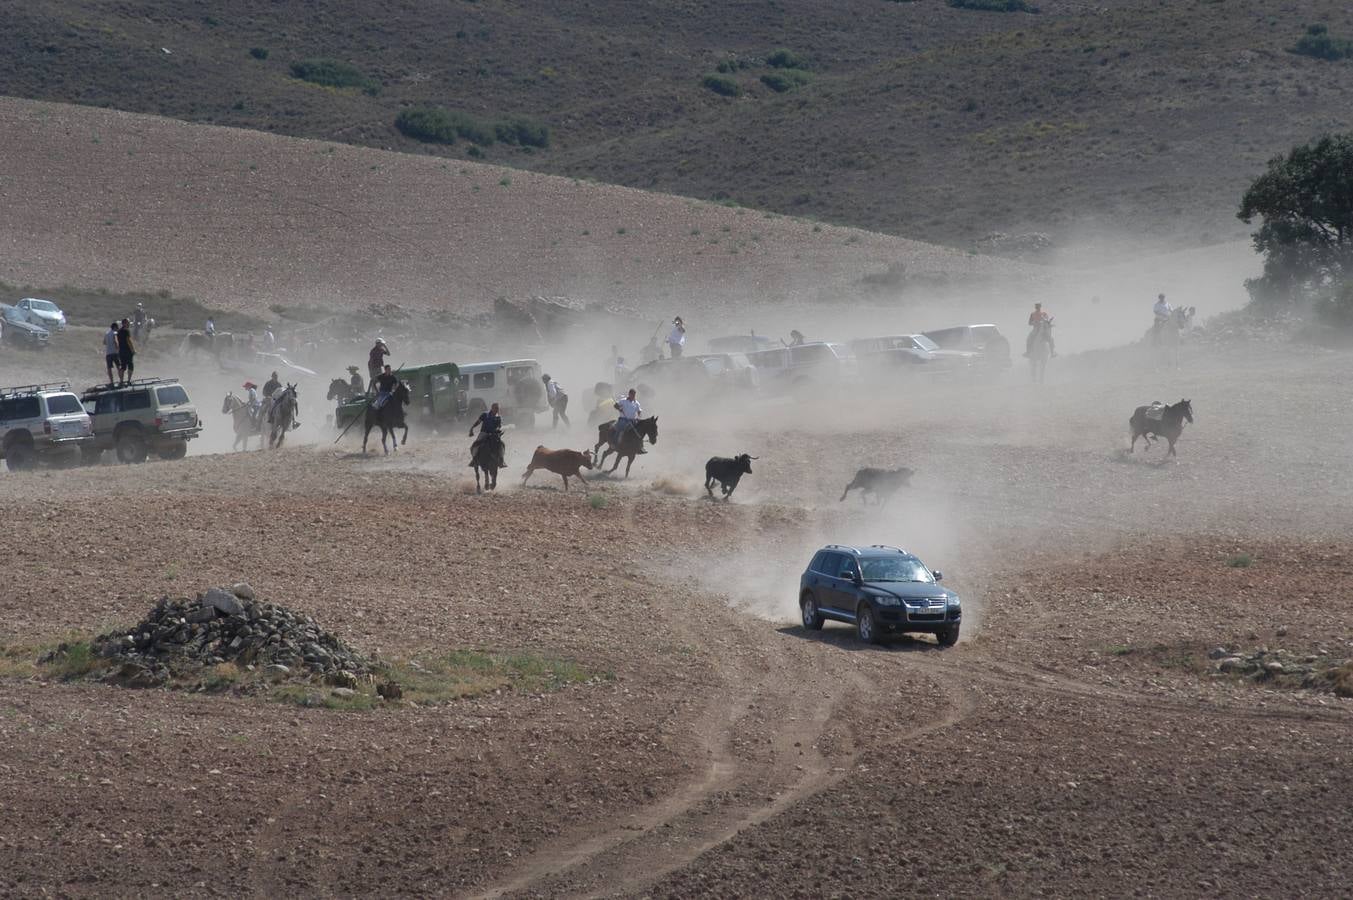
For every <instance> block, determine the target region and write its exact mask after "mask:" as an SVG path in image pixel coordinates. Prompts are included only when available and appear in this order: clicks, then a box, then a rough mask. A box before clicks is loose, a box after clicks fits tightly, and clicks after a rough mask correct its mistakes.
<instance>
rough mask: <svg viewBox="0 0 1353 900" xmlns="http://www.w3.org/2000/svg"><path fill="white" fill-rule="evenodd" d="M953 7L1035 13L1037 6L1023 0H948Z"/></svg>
mask: <svg viewBox="0 0 1353 900" xmlns="http://www.w3.org/2000/svg"><path fill="white" fill-rule="evenodd" d="M949 5H950V6H952V7H953V8H954V9H980V10H983V11H985V12H1027V13H1036V12H1038V7H1037V6H1033V5H1032V4H1029V3H1026V2H1024V0H949Z"/></svg>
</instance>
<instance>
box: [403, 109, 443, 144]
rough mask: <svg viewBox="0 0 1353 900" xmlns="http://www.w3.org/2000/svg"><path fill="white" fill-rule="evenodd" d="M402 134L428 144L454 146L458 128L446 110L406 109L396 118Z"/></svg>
mask: <svg viewBox="0 0 1353 900" xmlns="http://www.w3.org/2000/svg"><path fill="white" fill-rule="evenodd" d="M395 127H396V128H398V129H399V132H400V134H403V135H405V136H406V137H411V138H413V139H414V140H416V141H423V142H425V143H428V144H454V143H455V142H456V126H455V124H454V123H453V122H452V121H451V115H450V114H449V113H448V112H447V111H446V110H444V109H428V108H421V109H405V110H401V111H400V113H399V115H398V116H396V117H395Z"/></svg>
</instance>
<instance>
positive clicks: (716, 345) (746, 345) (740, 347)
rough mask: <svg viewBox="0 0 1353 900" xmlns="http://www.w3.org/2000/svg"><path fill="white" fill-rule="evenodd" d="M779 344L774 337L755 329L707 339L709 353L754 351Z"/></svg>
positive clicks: (767, 348)
mask: <svg viewBox="0 0 1353 900" xmlns="http://www.w3.org/2000/svg"><path fill="white" fill-rule="evenodd" d="M778 346H780V342H779V341H777V340H775V339H774V338H768V337H766V336H765V335H763V334H757V333H756V332H755V331H753V332H751V333H750V334H731V335H728V336H726V337H716V338H710V339H709V352H710V353H755V352H757V351H758V350H769V349H771V348H772V347H778Z"/></svg>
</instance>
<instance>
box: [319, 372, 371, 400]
mask: <svg viewBox="0 0 1353 900" xmlns="http://www.w3.org/2000/svg"><path fill="white" fill-rule="evenodd" d="M362 393H363V392H362V391H359V390H355V389H354V388H353V386H352V383H351V382H349V381H347V380H346V379H343V378H335V379H334V380H333V381H331V382H329V393H327V394H325V395H324V399H325V400H337V401H338V402H339V403H347V402H348V401H349V400H351V399H352V398H354V397H360V396H362Z"/></svg>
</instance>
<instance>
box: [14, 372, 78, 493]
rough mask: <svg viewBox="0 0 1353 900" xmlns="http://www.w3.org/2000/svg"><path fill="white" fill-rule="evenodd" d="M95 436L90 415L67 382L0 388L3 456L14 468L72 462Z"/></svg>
mask: <svg viewBox="0 0 1353 900" xmlns="http://www.w3.org/2000/svg"><path fill="white" fill-rule="evenodd" d="M93 439H94V429H93V425H92V424H91V422H90V419H89V414H88V413H87V412H85V408H84V406H83V405H82V404H81V403H80V398H79V397H77V396H75V394H74V393H72V392H71V389H70V385H68V384H66V383H65V382H56V383H52V384H30V385H24V386H21V387H12V388H0V457H3V458H4V460H5V464H6V465H7V466H8V467H9V468H10V469H11V470H15V471H17V470H20V469H30V468H32V467H33V466H34V465H35V464H36V463H37V462H38V460H40V459H48V460H51V461H53V462H58V463H60V462H68V461H73V460H74V458H75V457H76V455H77V454H78V453H79V451H80V448H81V447H84V446H87V445H89V443H90V442H92V441H93Z"/></svg>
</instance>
